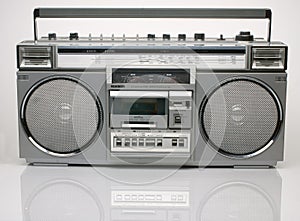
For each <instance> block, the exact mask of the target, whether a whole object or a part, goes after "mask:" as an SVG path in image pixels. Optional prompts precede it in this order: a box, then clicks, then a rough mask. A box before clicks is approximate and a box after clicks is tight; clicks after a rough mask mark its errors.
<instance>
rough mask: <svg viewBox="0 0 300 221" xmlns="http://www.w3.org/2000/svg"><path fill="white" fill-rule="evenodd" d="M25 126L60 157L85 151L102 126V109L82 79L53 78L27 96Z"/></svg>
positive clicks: (40, 84)
mask: <svg viewBox="0 0 300 221" xmlns="http://www.w3.org/2000/svg"><path fill="white" fill-rule="evenodd" d="M23 111H24V113H23V116H24V126H25V128H26V129H27V131H28V133H29V136H30V137H31V138H32V139H33V140H34V142H36V143H38V145H39V146H41V147H42V148H44V149H46V150H47V151H50V152H52V153H58V154H74V153H78V152H80V151H82V150H83V149H84V148H85V147H87V146H88V144H89V143H90V142H91V141H92V140H93V138H94V137H95V136H96V134H97V131H98V129H99V128H100V126H101V127H102V117H103V114H102V107H101V104H100V103H99V102H98V99H97V98H96V96H95V95H94V94H93V93H92V92H91V91H90V90H89V89H88V88H87V86H85V85H84V84H83V83H80V82H79V81H78V80H76V79H73V78H70V77H57V78H50V79H47V80H44V81H42V82H41V83H39V84H37V85H35V86H34V87H33V89H32V90H31V91H30V92H29V94H28V95H27V96H26V98H25V101H24V108H23Z"/></svg>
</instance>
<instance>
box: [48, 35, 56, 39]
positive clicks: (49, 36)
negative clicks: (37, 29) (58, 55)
mask: <svg viewBox="0 0 300 221" xmlns="http://www.w3.org/2000/svg"><path fill="white" fill-rule="evenodd" d="M48 40H56V33H49V34H48Z"/></svg>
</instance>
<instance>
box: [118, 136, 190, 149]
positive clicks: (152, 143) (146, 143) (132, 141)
mask: <svg viewBox="0 0 300 221" xmlns="http://www.w3.org/2000/svg"><path fill="white" fill-rule="evenodd" d="M164 140H165V141H164ZM169 140H170V141H169ZM164 142H165V145H164ZM186 142H187V141H186V139H185V138H172V139H162V138H130V137H126V138H124V137H123V138H122V137H114V146H115V147H164V146H165V147H166V148H169V147H170V146H172V147H181V148H183V147H185V146H186ZM168 143H169V144H168Z"/></svg>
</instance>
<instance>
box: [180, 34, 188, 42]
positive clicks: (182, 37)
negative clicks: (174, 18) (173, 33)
mask: <svg viewBox="0 0 300 221" xmlns="http://www.w3.org/2000/svg"><path fill="white" fill-rule="evenodd" d="M185 39H186V35H185V34H179V35H178V41H185Z"/></svg>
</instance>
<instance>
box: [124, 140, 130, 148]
mask: <svg viewBox="0 0 300 221" xmlns="http://www.w3.org/2000/svg"><path fill="white" fill-rule="evenodd" d="M129 146H130V140H129V139H125V147H129Z"/></svg>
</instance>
